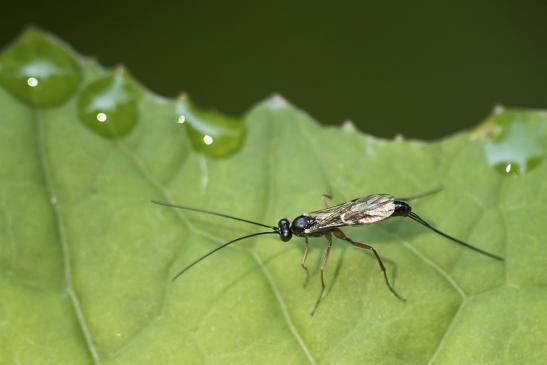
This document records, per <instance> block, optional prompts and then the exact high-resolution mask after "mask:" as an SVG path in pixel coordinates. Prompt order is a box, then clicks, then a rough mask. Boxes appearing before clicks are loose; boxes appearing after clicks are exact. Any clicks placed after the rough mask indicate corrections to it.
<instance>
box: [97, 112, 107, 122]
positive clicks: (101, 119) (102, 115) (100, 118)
mask: <svg viewBox="0 0 547 365" xmlns="http://www.w3.org/2000/svg"><path fill="white" fill-rule="evenodd" d="M97 120H98V121H99V122H101V123H104V122H106V114H105V113H99V114H97Z"/></svg>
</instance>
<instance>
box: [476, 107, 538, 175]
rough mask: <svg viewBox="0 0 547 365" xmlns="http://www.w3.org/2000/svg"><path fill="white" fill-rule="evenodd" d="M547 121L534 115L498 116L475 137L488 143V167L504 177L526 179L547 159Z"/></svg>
mask: <svg viewBox="0 0 547 365" xmlns="http://www.w3.org/2000/svg"><path fill="white" fill-rule="evenodd" d="M546 125H547V117H546V116H545V115H543V114H541V113H535V112H531V111H512V110H505V111H502V112H498V113H496V114H494V115H493V116H492V117H491V119H490V120H489V121H487V122H486V123H485V124H484V125H483V126H481V127H480V128H479V129H478V130H477V131H476V132H475V136H477V137H478V138H479V139H482V140H484V141H485V145H484V149H485V153H486V159H487V161H488V164H489V165H490V166H492V167H494V168H495V169H496V170H497V171H499V172H500V173H502V174H503V175H522V174H525V173H527V172H529V171H531V170H533V169H534V168H535V167H537V166H538V165H539V164H540V163H541V162H542V161H543V160H544V159H545V155H546V153H545V151H546V147H547V146H546V143H545V142H544V141H545V134H547V127H546Z"/></svg>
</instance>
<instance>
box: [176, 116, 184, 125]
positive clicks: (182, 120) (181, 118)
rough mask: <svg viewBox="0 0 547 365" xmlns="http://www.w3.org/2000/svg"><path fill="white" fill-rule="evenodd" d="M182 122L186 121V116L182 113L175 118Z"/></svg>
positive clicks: (179, 122)
mask: <svg viewBox="0 0 547 365" xmlns="http://www.w3.org/2000/svg"><path fill="white" fill-rule="evenodd" d="M184 122H186V117H185V116H184V115H179V117H178V118H177V123H178V124H183V123H184Z"/></svg>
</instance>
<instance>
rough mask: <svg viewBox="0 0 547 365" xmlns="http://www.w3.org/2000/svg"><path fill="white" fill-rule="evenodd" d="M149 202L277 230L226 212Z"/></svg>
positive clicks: (155, 201)
mask: <svg viewBox="0 0 547 365" xmlns="http://www.w3.org/2000/svg"><path fill="white" fill-rule="evenodd" d="M151 202H152V203H154V204H158V205H163V206H165V207H171V208H177V209H184V210H189V211H192V212H199V213H205V214H210V215H216V216H219V217H224V218H228V219H233V220H236V221H240V222H245V223H250V224H254V225H257V226H261V227H265V228H271V229H273V230H274V231H277V229H278V228H277V227H275V226H268V225H267V224H262V223H258V222H253V221H250V220H248V219H243V218H238V217H233V216H231V215H227V214H223V213H217V212H211V211H209V210H205V209H199V208H192V207H187V206H184V205H177V204H171V203H163V202H159V201H157V200H151Z"/></svg>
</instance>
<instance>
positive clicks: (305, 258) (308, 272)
mask: <svg viewBox="0 0 547 365" xmlns="http://www.w3.org/2000/svg"><path fill="white" fill-rule="evenodd" d="M304 239H305V240H306V244H305V246H304V256H302V260H301V261H300V266H302V268H303V269H304V271H305V272H306V279H305V280H304V288H305V287H306V286H307V285H308V280H309V278H310V271H309V270H308V268H307V267H306V260H307V259H308V254H309V253H310V247H309V244H308V237H304Z"/></svg>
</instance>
